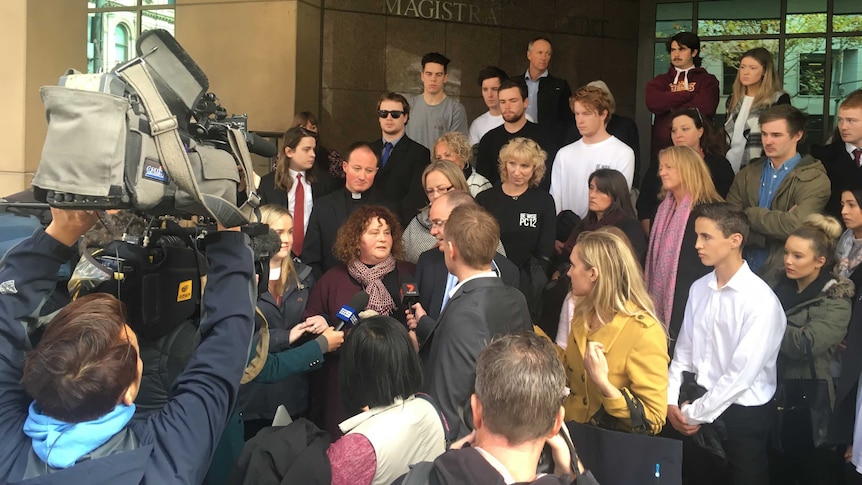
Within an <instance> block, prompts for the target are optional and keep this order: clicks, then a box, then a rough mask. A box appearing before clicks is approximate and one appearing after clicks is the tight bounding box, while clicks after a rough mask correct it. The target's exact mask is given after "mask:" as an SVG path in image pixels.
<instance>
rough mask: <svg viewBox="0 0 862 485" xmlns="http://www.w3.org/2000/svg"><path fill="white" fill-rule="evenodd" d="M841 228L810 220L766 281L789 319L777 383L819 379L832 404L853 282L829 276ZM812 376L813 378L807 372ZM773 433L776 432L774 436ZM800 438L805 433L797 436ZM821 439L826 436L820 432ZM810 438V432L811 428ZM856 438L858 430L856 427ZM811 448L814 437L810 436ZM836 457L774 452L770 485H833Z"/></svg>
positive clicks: (819, 218) (813, 451)
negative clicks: (781, 264)
mask: <svg viewBox="0 0 862 485" xmlns="http://www.w3.org/2000/svg"><path fill="white" fill-rule="evenodd" d="M840 235H841V223H840V222H838V221H837V220H836V219H834V218H832V217H829V216H824V215H822V214H811V215H810V216H808V218H807V219H806V220H805V222H803V223H802V225H801V226H799V227H798V228H797V229H796V230H794V231H793V232H791V233H790V235H789V236H788V237H787V241H786V242H785V243H784V268H783V269H779V270H776V271H775V272H773V273H771V274H768V275H766V277H765V278H764V279H765V280H766V282H767V283H769V286H771V287H772V289H773V291H774V292H775V295H776V296H777V297H778V300H779V301H780V302H781V306H782V307H783V308H784V312H785V314H786V315H787V328H786V329H785V331H784V340H782V341H781V350H780V351H779V353H778V382H779V383H781V382H782V381H783V380H785V379H820V380H824V381H826V383H827V389H828V392H829V400H830V404H834V400H835V392H834V388H833V384H832V369H831V367H832V362H833V360H834V358H835V355H836V353H837V352H838V346H839V344H840V343H841V341H842V340H843V339H844V336H845V335H846V334H847V327H848V325H849V323H850V315H851V308H852V304H851V299H852V298H853V294H854V285H853V282H852V281H850V280H849V279H847V278H845V277H842V276H838V275H835V274H833V273H832V268H833V267H834V260H835V245H836V241H837V240H838V237H839V236H840ZM812 370H813V372H814V375H811V372H812ZM775 431H776V432H777V431H779V430H775ZM797 431H799V432H802V433H804V432H805V430H797ZM822 431H823V432H824V433H825V431H826V430H822ZM807 432H808V433H809V434H810V433H811V432H812V430H811V429H810V428H809V429H808V430H807ZM856 432H857V433H859V428H858V427H857V431H856ZM807 438H808V440H810V441H811V442H814V440H815V438H816V437H815V436H808V437H807ZM834 456H835V451H833V450H831V449H828V448H827V449H822V448H814V447H811V448H810V449H807V450H784V452H783V453H779V452H778V451H775V450H773V452H772V456H771V457H770V472H771V474H772V483H799V484H815V483H837V482H839V481H840V480H839V479H838V475H837V474H836V472H837V471H838V469H837V467H835V466H834Z"/></svg>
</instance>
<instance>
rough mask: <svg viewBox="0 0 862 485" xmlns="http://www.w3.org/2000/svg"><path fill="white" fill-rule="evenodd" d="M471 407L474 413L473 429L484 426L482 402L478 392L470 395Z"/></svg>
mask: <svg viewBox="0 0 862 485" xmlns="http://www.w3.org/2000/svg"><path fill="white" fill-rule="evenodd" d="M470 409H471V412H472V413H473V429H479V428H481V427H482V425H483V423H482V403H481V402H480V401H479V398H478V397H477V396H476V394H472V395H471V396H470Z"/></svg>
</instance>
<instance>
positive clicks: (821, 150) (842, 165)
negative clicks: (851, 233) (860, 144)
mask: <svg viewBox="0 0 862 485" xmlns="http://www.w3.org/2000/svg"><path fill="white" fill-rule="evenodd" d="M844 147H845V145H844V142H843V141H841V140H840V139H839V140H838V141H837V142H835V143H830V144H828V145H825V146H820V145H816V146H814V147H812V148H811V156H813V157H814V158H816V159H818V160H820V163H822V164H823V167H824V168H826V175H827V176H828V177H829V183H830V184H831V186H832V193H831V194H830V196H829V200H828V201H827V202H826V208H825V209H824V210H825V211H826V213H827V214H829V215H831V216H834V217H837V218H838V220H841V192H843V191H845V190H848V189H854V188H856V187H858V186H860V185H862V182H860V181H862V168H859V167H857V166H856V164H855V163H854V162H853V158H852V157H851V156H850V154H849V153H847V150H846V149H845V148H844Z"/></svg>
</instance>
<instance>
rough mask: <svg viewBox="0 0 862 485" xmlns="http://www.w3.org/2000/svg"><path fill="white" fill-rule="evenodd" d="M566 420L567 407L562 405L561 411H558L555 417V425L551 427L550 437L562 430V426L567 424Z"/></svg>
mask: <svg viewBox="0 0 862 485" xmlns="http://www.w3.org/2000/svg"><path fill="white" fill-rule="evenodd" d="M565 422H566V409H565V408H563V406H560V409H559V411H557V415H556V416H555V417H554V426H553V427H551V431H550V432H549V433H548V438H551V437H553V436H554V435H555V434H557V433H559V432H560V428H562V427H563V426H565Z"/></svg>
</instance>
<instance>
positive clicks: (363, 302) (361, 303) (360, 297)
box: [347, 291, 368, 313]
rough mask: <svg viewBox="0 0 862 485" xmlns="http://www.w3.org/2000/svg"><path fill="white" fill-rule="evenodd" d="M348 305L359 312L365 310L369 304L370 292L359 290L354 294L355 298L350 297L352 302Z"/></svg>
mask: <svg viewBox="0 0 862 485" xmlns="http://www.w3.org/2000/svg"><path fill="white" fill-rule="evenodd" d="M347 305H348V306H349V307H350V308H353V309H354V310H356V312H357V313H358V312H361V311H362V310H365V307H367V306H368V293H366V292H365V291H360V292H358V293H357V294H355V295H353V298H351V299H350V303H348V304H347Z"/></svg>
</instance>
